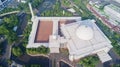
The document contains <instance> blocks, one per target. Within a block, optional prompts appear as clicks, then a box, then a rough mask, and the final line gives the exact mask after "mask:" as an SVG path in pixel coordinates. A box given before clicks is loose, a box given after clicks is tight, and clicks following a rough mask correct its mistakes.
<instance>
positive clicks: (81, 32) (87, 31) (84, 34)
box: [76, 25, 94, 40]
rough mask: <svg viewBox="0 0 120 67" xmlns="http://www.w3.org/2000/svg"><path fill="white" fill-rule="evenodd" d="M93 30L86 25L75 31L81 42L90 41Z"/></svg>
mask: <svg viewBox="0 0 120 67" xmlns="http://www.w3.org/2000/svg"><path fill="white" fill-rule="evenodd" d="M93 34H94V33H93V29H92V28H91V27H89V26H87V25H81V26H80V27H79V28H78V29H77V30H76V35H77V36H78V37H79V38H80V39H82V40H90V39H92V38H93Z"/></svg>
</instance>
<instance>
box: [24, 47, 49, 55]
mask: <svg viewBox="0 0 120 67" xmlns="http://www.w3.org/2000/svg"><path fill="white" fill-rule="evenodd" d="M49 51H50V50H49V48H46V47H44V46H41V47H38V48H27V49H26V52H27V53H28V54H30V55H35V54H48V53H49Z"/></svg>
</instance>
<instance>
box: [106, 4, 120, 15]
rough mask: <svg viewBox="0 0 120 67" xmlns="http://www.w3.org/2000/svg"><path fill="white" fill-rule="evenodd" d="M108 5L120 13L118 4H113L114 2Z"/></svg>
mask: <svg viewBox="0 0 120 67" xmlns="http://www.w3.org/2000/svg"><path fill="white" fill-rule="evenodd" d="M106 7H109V8H111V9H113V10H115V11H117V12H118V13H120V7H117V6H115V5H113V4H110V5H107V6H106Z"/></svg>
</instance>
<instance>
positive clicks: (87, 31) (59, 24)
mask: <svg viewBox="0 0 120 67" xmlns="http://www.w3.org/2000/svg"><path fill="white" fill-rule="evenodd" d="M29 6H30V10H31V13H32V19H31V20H32V22H33V24H32V31H31V33H30V36H29V42H28V45H27V48H38V47H40V46H45V47H48V48H50V53H60V50H59V49H60V48H67V49H68V51H69V60H71V61H74V60H78V59H80V58H83V57H86V56H88V55H93V54H97V55H98V57H99V59H100V60H101V62H102V63H104V62H106V61H109V60H111V59H112V58H111V57H110V55H109V54H108V52H109V50H110V49H111V48H112V45H111V41H110V40H109V39H108V38H107V37H106V36H105V34H104V33H103V32H102V31H101V30H100V28H99V27H98V26H97V25H96V24H95V22H96V21H95V20H91V19H87V20H81V17H37V16H34V14H33V12H32V8H31V5H30V4H29Z"/></svg>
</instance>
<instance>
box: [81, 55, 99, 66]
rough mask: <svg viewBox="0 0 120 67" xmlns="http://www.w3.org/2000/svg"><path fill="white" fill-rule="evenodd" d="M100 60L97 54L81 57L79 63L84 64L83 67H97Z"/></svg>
mask: <svg viewBox="0 0 120 67" xmlns="http://www.w3.org/2000/svg"><path fill="white" fill-rule="evenodd" d="M98 62H100V61H99V58H98V57H97V56H88V57H85V58H83V59H80V62H79V64H80V65H82V67H96V65H97V64H98Z"/></svg>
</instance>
